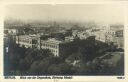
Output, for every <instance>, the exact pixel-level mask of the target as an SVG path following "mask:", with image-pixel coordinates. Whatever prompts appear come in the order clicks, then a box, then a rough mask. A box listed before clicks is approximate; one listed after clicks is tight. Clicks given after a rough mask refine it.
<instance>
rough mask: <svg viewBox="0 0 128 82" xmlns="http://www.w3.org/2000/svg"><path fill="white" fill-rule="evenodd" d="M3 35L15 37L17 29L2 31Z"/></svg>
mask: <svg viewBox="0 0 128 82" xmlns="http://www.w3.org/2000/svg"><path fill="white" fill-rule="evenodd" d="M4 34H10V35H16V34H18V30H17V29H4Z"/></svg>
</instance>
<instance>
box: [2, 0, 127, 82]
mask: <svg viewBox="0 0 128 82" xmlns="http://www.w3.org/2000/svg"><path fill="white" fill-rule="evenodd" d="M7 1H8V2H7ZM23 1H24V2H23ZM37 1H38V2H35V1H34V0H31V2H30V0H28V1H26V0H22V1H20V2H19V1H15V0H13V1H11V0H10V1H9V0H6V1H2V2H1V3H2V5H0V11H2V12H0V14H1V16H0V50H1V52H0V54H1V56H0V61H1V62H0V69H1V70H0V75H1V77H0V81H1V82H5V81H6V82H10V81H14V82H15V81H18V82H21V81H45V82H51V81H53V82H54V80H53V79H52V80H46V79H41V80H38V79H34V80H28V79H26V80H22V79H15V80H13V79H12V80H11V79H4V76H3V17H4V6H6V5H9V4H53V5H55V4H117V5H122V6H124V9H125V14H124V16H125V19H124V20H125V22H124V24H125V28H124V31H125V32H124V35H125V36H124V38H125V43H124V44H125V75H124V77H125V79H117V76H73V79H69V80H66V79H63V80H60V79H59V80H57V82H59V81H60V82H85V81H86V82H90V81H91V82H92V81H96V82H111V81H116V82H122V81H123V82H125V81H126V82H127V81H128V70H127V69H128V60H127V59H128V56H127V54H128V47H127V41H128V38H127V37H128V34H127V33H128V2H127V0H124V1H120V0H112V1H110V0H108V1H104V0H98V1H96V0H91V1H89V0H87V1H84V0H79V1H78V0H77V1H76V0H69V1H67V0H66V1H67V2H66V1H64V0H63V1H62V0H59V1H58V0H53V1H51V0H44V1H41V0H37ZM16 78H19V77H18V76H17V77H16Z"/></svg>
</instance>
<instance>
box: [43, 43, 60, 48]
mask: <svg viewBox="0 0 128 82" xmlns="http://www.w3.org/2000/svg"><path fill="white" fill-rule="evenodd" d="M42 46H45V47H50V48H56V49H57V48H58V46H57V45H53V44H52V45H50V44H42Z"/></svg>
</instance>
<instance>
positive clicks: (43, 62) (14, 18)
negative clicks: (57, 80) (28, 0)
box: [4, 4, 124, 76]
mask: <svg viewBox="0 0 128 82" xmlns="http://www.w3.org/2000/svg"><path fill="white" fill-rule="evenodd" d="M123 15H124V11H123V7H122V6H120V5H111V4H84V5H75V4H74V5H73V4H68V5H66V4H65V5H43V4H19V5H18V4H17V5H7V6H6V17H5V20H4V75H5V76H8V75H15V76H21V75H25V76H26V75H80V76H81V75H82V76H94V75H101V76H105V75H115V76H116V75H124V16H123Z"/></svg>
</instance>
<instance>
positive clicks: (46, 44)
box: [39, 38, 75, 56]
mask: <svg viewBox="0 0 128 82" xmlns="http://www.w3.org/2000/svg"><path fill="white" fill-rule="evenodd" d="M40 41H41V43H40V44H41V46H40V45H39V46H40V48H42V49H49V50H50V51H51V52H52V53H53V54H54V56H59V55H62V54H65V53H67V52H72V49H74V48H75V47H74V45H73V42H72V41H65V40H64V41H59V40H56V39H55V38H49V39H48V40H40Z"/></svg>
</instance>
